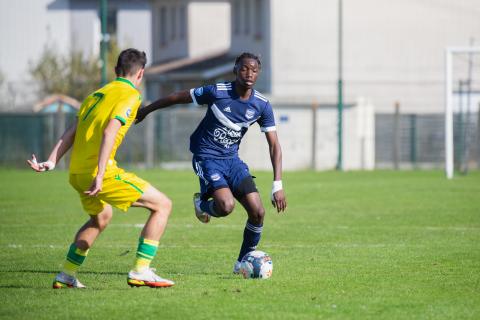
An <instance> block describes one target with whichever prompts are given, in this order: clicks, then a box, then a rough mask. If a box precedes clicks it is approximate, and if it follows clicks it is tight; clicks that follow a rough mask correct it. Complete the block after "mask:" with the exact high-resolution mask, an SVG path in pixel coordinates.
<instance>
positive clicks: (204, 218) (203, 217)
mask: <svg viewBox="0 0 480 320" xmlns="http://www.w3.org/2000/svg"><path fill="white" fill-rule="evenodd" d="M200 201H202V200H201V199H200V193H195V194H194V195H193V207H194V208H195V216H196V217H197V219H198V220H200V222H203V223H208V222H209V221H210V215H209V214H208V213H206V212H203V211H202V209H200Z"/></svg>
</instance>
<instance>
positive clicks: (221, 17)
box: [188, 2, 230, 57]
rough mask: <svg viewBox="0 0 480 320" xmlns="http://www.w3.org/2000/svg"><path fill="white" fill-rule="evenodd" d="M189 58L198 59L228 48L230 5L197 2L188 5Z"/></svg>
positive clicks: (225, 3)
mask: <svg viewBox="0 0 480 320" xmlns="http://www.w3.org/2000/svg"><path fill="white" fill-rule="evenodd" d="M188 21H189V26H188V43H189V45H188V47H189V56H190V57H198V56H202V55H207V54H209V53H212V52H216V51H227V50H228V49H229V47H230V5H229V4H228V3H227V2H198V3H191V4H190V5H189V14H188Z"/></svg>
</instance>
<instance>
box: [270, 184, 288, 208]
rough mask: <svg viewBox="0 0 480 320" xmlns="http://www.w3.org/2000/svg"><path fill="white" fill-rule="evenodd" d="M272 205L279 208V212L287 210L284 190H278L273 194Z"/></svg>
mask: <svg viewBox="0 0 480 320" xmlns="http://www.w3.org/2000/svg"><path fill="white" fill-rule="evenodd" d="M272 205H273V207H274V208H277V212H278V213H280V212H284V211H285V209H286V208H287V199H285V193H284V192H283V189H282V190H278V191H277V192H275V193H274V194H272Z"/></svg>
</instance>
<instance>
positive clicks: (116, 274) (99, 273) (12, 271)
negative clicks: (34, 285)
mask: <svg viewBox="0 0 480 320" xmlns="http://www.w3.org/2000/svg"><path fill="white" fill-rule="evenodd" d="M58 272H59V270H55V271H49V270H28V269H20V270H0V273H45V274H53V275H55V274H57V273H58ZM79 273H80V274H93V275H109V276H112V275H113V276H124V275H126V274H127V272H110V271H107V272H105V271H100V272H94V271H80V272H79Z"/></svg>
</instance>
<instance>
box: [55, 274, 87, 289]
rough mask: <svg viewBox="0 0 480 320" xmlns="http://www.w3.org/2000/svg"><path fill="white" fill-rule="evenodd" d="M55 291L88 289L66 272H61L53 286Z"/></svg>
mask: <svg viewBox="0 0 480 320" xmlns="http://www.w3.org/2000/svg"><path fill="white" fill-rule="evenodd" d="M52 287H53V289H63V288H77V289H84V288H86V287H85V286H84V285H83V284H82V283H81V282H80V281H78V279H77V278H75V277H72V276H70V275H68V274H66V273H65V272H60V273H59V274H57V276H56V277H55V280H54V281H53V285H52Z"/></svg>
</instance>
